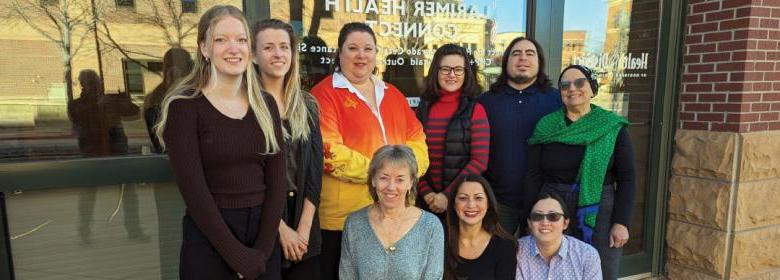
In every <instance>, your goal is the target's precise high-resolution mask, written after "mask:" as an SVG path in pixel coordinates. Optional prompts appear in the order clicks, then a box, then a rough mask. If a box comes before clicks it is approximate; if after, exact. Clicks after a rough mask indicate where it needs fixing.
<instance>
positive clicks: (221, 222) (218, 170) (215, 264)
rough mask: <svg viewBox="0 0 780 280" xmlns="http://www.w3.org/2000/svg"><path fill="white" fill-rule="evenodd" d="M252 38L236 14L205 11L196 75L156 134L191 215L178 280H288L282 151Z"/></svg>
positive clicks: (170, 103) (167, 108)
mask: <svg viewBox="0 0 780 280" xmlns="http://www.w3.org/2000/svg"><path fill="white" fill-rule="evenodd" d="M249 34H250V33H249V28H248V26H247V23H246V19H245V18H244V15H243V13H242V12H241V10H239V9H238V8H236V7H233V6H222V5H219V6H215V7H212V8H211V9H209V10H208V11H206V13H204V14H203V16H201V18H200V22H199V23H198V38H197V41H198V51H197V55H196V59H195V67H194V69H193V71H192V73H190V74H189V75H188V76H187V77H186V78H184V80H183V81H182V82H181V83H179V84H178V86H177V87H176V88H175V89H174V90H172V91H171V93H170V95H168V96H167V97H166V98H165V100H164V101H163V106H162V115H161V119H160V123H159V124H158V126H157V128H156V134H157V136H158V137H160V138H161V139H162V140H163V141H161V144H162V145H163V147H164V148H166V149H167V151H168V155H169V157H170V161H171V168H172V170H173V173H174V175H175V177H176V183H177V185H178V186H179V190H180V191H181V194H182V197H183V199H184V202H185V204H186V206H187V214H186V215H185V216H184V221H183V228H184V229H183V230H184V236H183V240H182V248H181V260H180V264H179V273H180V275H179V276H180V278H181V279H236V277H238V278H240V279H243V278H246V279H280V278H281V264H280V261H281V256H280V250H279V247H278V245H277V244H276V240H277V232H278V228H279V222H280V221H281V215H282V208H283V207H284V195H285V188H284V185H285V184H286V178H287V177H286V176H287V175H286V169H285V162H284V152H283V150H284V148H285V147H284V140H283V139H282V137H283V133H282V129H281V125H280V123H281V121H280V116H279V112H278V110H277V108H276V106H275V104H274V101H273V98H272V97H271V96H269V95H268V94H266V93H264V92H262V91H261V90H260V86H259V84H258V81H257V78H256V74H255V71H254V69H253V68H252V66H251V63H250V62H251V59H252V52H251V50H250V48H251V43H250V36H249Z"/></svg>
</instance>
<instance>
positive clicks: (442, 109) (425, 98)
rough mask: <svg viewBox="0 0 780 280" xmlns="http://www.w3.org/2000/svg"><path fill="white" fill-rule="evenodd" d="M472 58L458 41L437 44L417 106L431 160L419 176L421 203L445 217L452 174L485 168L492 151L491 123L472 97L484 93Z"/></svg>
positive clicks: (456, 175) (475, 171)
mask: <svg viewBox="0 0 780 280" xmlns="http://www.w3.org/2000/svg"><path fill="white" fill-rule="evenodd" d="M476 69H477V66H476V63H475V61H474V59H473V57H472V56H471V55H470V54H469V53H468V52H467V51H466V49H464V48H463V47H460V46H458V45H454V44H446V45H444V46H441V48H439V49H438V50H436V53H435V54H434V56H433V61H432V63H431V68H430V69H429V70H428V77H427V78H426V90H425V92H424V93H423V94H422V100H421V102H420V105H419V107H418V108H417V118H418V119H420V122H421V123H422V124H423V127H424V129H425V135H426V143H427V144H428V155H429V159H430V162H431V165H430V168H429V172H428V173H427V174H425V176H423V177H422V178H420V183H419V184H418V185H417V186H418V193H419V195H420V197H421V198H422V199H418V200H417V201H418V206H419V207H420V208H423V209H426V210H429V211H431V212H433V213H436V214H437V215H438V216H439V217H440V218H443V216H444V213H445V211H446V210H447V204H448V199H447V197H449V193H450V192H451V191H452V189H453V185H454V184H453V182H454V181H455V179H456V178H458V177H459V176H462V175H466V174H476V175H481V174H482V173H483V172H485V169H486V168H487V162H488V153H489V150H490V125H489V124H488V120H487V116H486V115H485V109H484V108H483V107H482V105H480V104H478V103H477V102H476V101H475V97H477V95H479V94H480V93H481V92H482V89H481V88H480V86H479V83H478V82H477V76H476V72H477V71H476Z"/></svg>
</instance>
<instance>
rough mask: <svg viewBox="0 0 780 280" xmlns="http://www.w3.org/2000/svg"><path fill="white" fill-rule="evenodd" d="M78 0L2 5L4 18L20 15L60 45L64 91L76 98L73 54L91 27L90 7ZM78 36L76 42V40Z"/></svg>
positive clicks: (22, 0) (16, 1) (26, 0)
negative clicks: (74, 92) (74, 93)
mask: <svg viewBox="0 0 780 280" xmlns="http://www.w3.org/2000/svg"><path fill="white" fill-rule="evenodd" d="M75 2H77V1H68V0H60V1H44V0H9V1H7V2H6V3H5V4H4V5H2V6H0V8H2V9H3V10H5V12H6V14H5V15H3V18H4V19H11V18H19V19H21V20H22V22H24V24H26V25H27V26H29V27H30V28H32V29H33V30H35V31H36V32H37V33H38V34H40V35H41V36H43V37H44V38H46V39H47V40H49V41H51V42H53V43H55V44H57V47H58V48H59V49H60V54H61V56H62V64H63V66H64V68H65V69H64V73H63V75H64V80H65V91H66V93H67V97H68V101H72V100H73V69H72V63H73V57H75V56H76V54H77V53H78V52H79V50H80V49H81V47H82V46H83V44H84V40H85V39H86V38H87V36H86V35H87V34H88V32H90V31H91V30H92V29H91V28H92V26H91V24H90V20H91V19H90V17H91V14H90V9H89V7H87V6H85V4H84V3H83V2H82V3H75ZM74 38H75V39H77V40H78V41H77V42H74V41H73V40H74Z"/></svg>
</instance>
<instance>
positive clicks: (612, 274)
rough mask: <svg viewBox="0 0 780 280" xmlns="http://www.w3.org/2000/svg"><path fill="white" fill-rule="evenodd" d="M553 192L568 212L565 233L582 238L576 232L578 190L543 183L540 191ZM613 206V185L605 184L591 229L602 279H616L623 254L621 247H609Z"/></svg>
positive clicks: (566, 186) (565, 185) (562, 185)
mask: <svg viewBox="0 0 780 280" xmlns="http://www.w3.org/2000/svg"><path fill="white" fill-rule="evenodd" d="M550 192H552V193H555V194H557V195H559V196H560V197H561V198H563V200H564V201H565V202H566V207H567V208H568V209H566V211H567V212H568V214H569V216H570V219H569V228H568V229H567V230H566V234H569V235H572V236H575V237H577V238H578V239H582V236H581V235H579V234H578V233H577V232H576V228H577V219H576V218H575V213H577V200H579V191H578V190H573V189H572V188H571V186H570V185H567V184H555V183H545V184H544V186H543V187H542V191H541V193H550ZM614 207H615V185H614V184H610V185H605V186H604V187H603V190H602V192H601V202H600V203H599V213H598V216H597V217H596V228H595V229H594V230H593V244H592V245H593V247H595V248H596V250H597V251H598V252H599V258H601V273H602V275H603V276H604V280H614V279H617V276H618V271H619V269H620V258H621V256H623V248H610V247H609V232H610V230H612V209H613V208H614Z"/></svg>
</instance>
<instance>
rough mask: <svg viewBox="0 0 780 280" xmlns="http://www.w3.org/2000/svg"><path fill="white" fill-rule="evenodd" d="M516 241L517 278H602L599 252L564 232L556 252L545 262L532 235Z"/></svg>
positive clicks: (562, 279)
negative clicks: (548, 263) (548, 261)
mask: <svg viewBox="0 0 780 280" xmlns="http://www.w3.org/2000/svg"><path fill="white" fill-rule="evenodd" d="M517 242H518V244H517V273H516V274H515V279H517V280H519V279H524V280H537V279H555V280H591V279H602V277H601V260H600V259H599V253H598V252H597V251H596V248H593V246H591V245H589V244H588V243H585V242H582V241H579V240H577V239H576V238H574V237H571V236H568V235H564V236H563V239H562V242H561V248H560V249H559V250H558V254H556V255H555V256H553V257H552V259H551V260H550V265H547V264H546V263H545V262H544V258H543V257H542V254H540V253H539V248H538V247H537V246H536V239H534V237H533V236H531V235H529V236H525V237H523V238H520V240H518V241H517Z"/></svg>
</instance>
